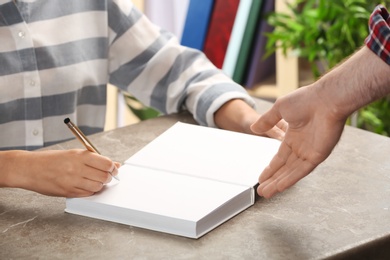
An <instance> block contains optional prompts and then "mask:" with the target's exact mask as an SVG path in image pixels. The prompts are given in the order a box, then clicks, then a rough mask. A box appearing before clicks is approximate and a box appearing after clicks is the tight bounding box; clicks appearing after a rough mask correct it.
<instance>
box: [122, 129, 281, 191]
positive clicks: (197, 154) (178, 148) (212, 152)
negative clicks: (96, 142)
mask: <svg viewBox="0 0 390 260" xmlns="http://www.w3.org/2000/svg"><path fill="white" fill-rule="evenodd" d="M279 146H280V142H279V141H278V140H275V139H271V138H266V137H260V136H254V135H249V134H242V133H237V132H232V131H227V130H221V129H216V128H210V127H203V126H198V125H191V124H186V123H181V122H179V123H176V124H175V125H174V126H172V127H171V128H169V129H168V130H167V131H165V132H164V133H162V134H161V135H160V136H158V137H157V138H156V139H154V140H153V141H152V142H151V143H149V144H148V145H146V146H145V147H144V148H143V149H141V150H140V151H139V152H137V153H136V154H134V155H133V156H132V157H130V158H129V159H128V160H126V162H125V163H126V164H132V165H139V166H144V167H149V168H152V169H163V170H165V171H168V172H176V173H181V174H187V175H192V176H198V177H202V178H209V179H215V180H221V181H224V182H230V183H237V184H241V185H245V186H250V187H253V186H254V185H256V184H257V182H258V178H259V175H260V173H261V172H262V170H263V169H264V168H265V167H266V166H267V165H268V164H269V162H270V161H271V159H272V157H273V156H274V155H275V154H276V152H277V150H278V149H279Z"/></svg>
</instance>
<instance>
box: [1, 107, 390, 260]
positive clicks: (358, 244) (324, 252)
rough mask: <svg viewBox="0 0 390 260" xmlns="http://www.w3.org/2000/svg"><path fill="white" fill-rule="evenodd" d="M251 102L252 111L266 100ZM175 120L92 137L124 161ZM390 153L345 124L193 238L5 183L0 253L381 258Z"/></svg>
mask: <svg viewBox="0 0 390 260" xmlns="http://www.w3.org/2000/svg"><path fill="white" fill-rule="evenodd" d="M258 102H259V105H260V106H259V111H264V110H265V109H266V108H268V107H269V106H270V103H267V102H264V101H258ZM178 120H180V121H183V122H190V123H191V122H194V121H193V120H192V119H191V117H190V116H189V115H188V114H179V115H172V116H163V117H159V118H156V119H152V120H147V121H144V122H141V123H139V124H135V125H131V126H128V127H124V128H118V129H116V130H113V131H108V132H103V133H99V134H96V135H93V136H91V137H90V139H91V140H92V142H93V143H94V144H95V145H96V146H97V147H98V148H99V150H100V151H101V152H102V154H104V155H107V156H109V157H111V158H112V159H113V160H116V161H120V162H123V161H124V160H125V159H127V158H128V157H129V156H131V155H132V154H134V153H135V152H137V151H138V150H139V149H141V148H142V147H143V146H144V145H146V144H147V143H148V142H150V141H151V140H153V138H155V137H156V136H158V135H159V134H160V133H162V132H163V131H164V130H165V129H167V128H168V127H170V126H171V125H173V124H174V123H175V122H176V121H178ZM70 148H81V145H80V144H79V143H78V142H77V141H76V140H73V141H69V142H65V143H62V144H59V145H55V146H52V147H50V148H49V149H70ZM389 156H390V139H389V138H386V137H383V136H379V135H376V134H372V133H369V132H365V131H362V130H359V129H355V128H352V127H346V129H345V131H344V134H343V136H342V138H341V141H340V143H339V144H338V145H337V147H336V148H335V150H334V152H333V154H332V155H331V156H330V157H329V158H328V159H327V160H326V161H325V162H324V163H323V164H322V165H320V166H319V167H318V168H317V169H316V170H315V171H314V172H313V173H312V174H310V175H309V176H308V177H306V178H304V179H303V180H302V181H300V182H298V183H297V184H296V185H295V186H294V187H292V188H290V189H289V190H287V191H286V192H284V193H282V194H279V195H277V196H275V197H274V198H272V199H269V200H266V199H263V198H258V200H257V201H256V203H255V205H254V206H252V207H250V208H249V209H247V210H246V211H244V212H242V213H241V214H239V215H237V216H236V217H234V218H232V219H230V220H229V221H227V222H226V223H224V224H222V225H221V226H219V227H218V228H216V229H215V230H213V231H211V232H210V233H208V234H206V235H205V236H203V237H201V238H200V239H198V240H193V239H189V238H184V237H179V236H174V235H169V234H164V233H159V232H154V231H149V230H144V229H140V228H135V227H131V226H126V225H121V224H116V223H111V222H105V221H100V220H95V219H90V218H86V217H81V216H76V215H72V214H67V213H64V208H65V199H64V198H55V197H47V196H43V195H40V194H36V193H32V192H29V191H25V190H19V189H6V188H3V189H0V259H324V258H331V259H370V258H373V259H380V258H385V257H386V256H389V255H390V158H389ZM259 160H261V158H259ZM177 163H180V162H177ZM259 173H260V172H259ZM150 192H153V191H150ZM199 192H201V191H199ZM157 197H158V194H156V198H157ZM388 259H390V258H388Z"/></svg>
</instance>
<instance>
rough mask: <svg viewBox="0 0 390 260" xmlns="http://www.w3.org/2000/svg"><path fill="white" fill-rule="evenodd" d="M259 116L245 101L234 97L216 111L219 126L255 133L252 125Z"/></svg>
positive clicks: (215, 116) (216, 122) (216, 121)
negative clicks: (251, 127)
mask: <svg viewBox="0 0 390 260" xmlns="http://www.w3.org/2000/svg"><path fill="white" fill-rule="evenodd" d="M259 116H260V115H259V114H258V113H257V112H256V111H255V110H254V109H253V108H252V107H251V106H249V105H248V104H247V103H246V102H245V101H243V100H241V99H233V100H230V101H228V102H226V103H225V104H224V105H223V106H221V107H220V108H219V109H218V110H217V112H215V114H214V121H215V124H216V125H217V126H218V127H219V128H222V129H226V130H231V131H235V132H241V133H247V134H253V132H252V131H251V129H250V126H251V125H252V124H253V122H255V121H256V120H257V119H258V118H259Z"/></svg>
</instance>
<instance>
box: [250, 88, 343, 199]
mask: <svg viewBox="0 0 390 260" xmlns="http://www.w3.org/2000/svg"><path fill="white" fill-rule="evenodd" d="M306 88H308V89H306ZM323 102H325V101H324V100H323V99H321V97H320V96H319V95H318V93H316V90H315V89H314V88H311V87H305V88H301V89H298V90H296V91H294V92H293V93H291V94H289V95H287V96H285V97H282V98H279V99H278V100H277V101H276V102H275V104H274V105H273V107H272V108H271V109H270V110H269V111H268V112H266V113H265V114H263V115H262V116H261V117H260V118H259V119H258V120H257V122H255V123H254V124H253V125H252V126H251V129H252V131H253V132H255V133H258V134H261V133H265V132H267V131H269V130H270V129H272V128H273V127H274V126H275V125H277V124H278V123H279V122H280V121H281V120H283V119H284V120H285V121H286V122H287V123H288V129H287V131H286V134H285V137H284V139H283V141H282V143H281V146H280V148H279V151H278V152H277V154H276V155H275V156H274V158H273V159H272V160H271V162H270V164H269V166H268V167H266V168H265V169H264V170H263V172H262V173H261V175H260V178H259V183H260V185H259V186H258V189H257V192H258V194H259V195H260V196H263V197H265V198H270V197H272V196H273V195H275V194H276V193H278V192H282V191H284V190H285V189H287V188H289V187H291V186H292V185H294V184H295V183H296V182H298V181H299V180H300V179H302V178H303V177H305V176H306V175H308V174H309V173H310V172H311V171H312V170H313V169H314V168H316V167H317V166H318V165H319V164H320V163H321V162H323V161H324V160H325V159H326V158H327V157H328V156H329V154H330V153H331V152H332V149H333V148H334V146H335V145H336V144H337V142H338V141H339V139H340V136H341V133H342V131H343V129H344V124H345V120H346V119H344V118H342V119H339V118H338V117H337V115H335V114H334V113H333V111H332V108H330V107H329V104H324V103H323Z"/></svg>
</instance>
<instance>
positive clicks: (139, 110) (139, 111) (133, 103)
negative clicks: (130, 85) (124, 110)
mask: <svg viewBox="0 0 390 260" xmlns="http://www.w3.org/2000/svg"><path fill="white" fill-rule="evenodd" d="M123 96H124V98H125V102H126V104H127V107H128V108H129V109H130V111H131V112H133V114H134V115H135V116H136V117H138V118H139V119H140V120H146V119H150V118H154V117H157V116H159V115H160V112H159V111H157V110H155V109H153V108H151V107H148V106H145V105H144V104H142V103H141V102H140V101H139V100H138V99H136V98H135V97H133V96H132V95H130V94H127V93H123Z"/></svg>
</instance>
